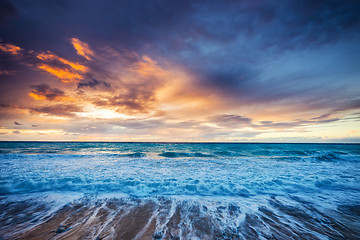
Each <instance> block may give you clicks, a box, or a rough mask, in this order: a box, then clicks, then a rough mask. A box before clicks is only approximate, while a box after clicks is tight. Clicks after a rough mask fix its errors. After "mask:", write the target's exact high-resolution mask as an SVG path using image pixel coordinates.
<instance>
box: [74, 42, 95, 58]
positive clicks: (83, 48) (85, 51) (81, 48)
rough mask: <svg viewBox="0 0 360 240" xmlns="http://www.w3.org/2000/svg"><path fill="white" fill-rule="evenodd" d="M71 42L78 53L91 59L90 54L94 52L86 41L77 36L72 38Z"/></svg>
mask: <svg viewBox="0 0 360 240" xmlns="http://www.w3.org/2000/svg"><path fill="white" fill-rule="evenodd" d="M71 43H72V45H73V46H74V48H75V50H76V52H77V54H78V55H80V56H83V57H84V58H86V59H87V60H90V59H91V58H90V56H94V52H93V51H92V50H91V49H90V47H89V45H88V44H87V43H84V42H82V41H80V40H79V39H77V38H72V39H71Z"/></svg>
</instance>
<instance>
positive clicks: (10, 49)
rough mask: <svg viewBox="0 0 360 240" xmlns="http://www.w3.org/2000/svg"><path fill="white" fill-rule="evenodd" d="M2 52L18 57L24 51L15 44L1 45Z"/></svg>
mask: <svg viewBox="0 0 360 240" xmlns="http://www.w3.org/2000/svg"><path fill="white" fill-rule="evenodd" d="M0 50H1V51H3V52H6V53H10V54H12V55H18V54H19V53H20V52H21V51H22V49H21V48H20V47H18V46H16V45H14V44H8V43H0Z"/></svg>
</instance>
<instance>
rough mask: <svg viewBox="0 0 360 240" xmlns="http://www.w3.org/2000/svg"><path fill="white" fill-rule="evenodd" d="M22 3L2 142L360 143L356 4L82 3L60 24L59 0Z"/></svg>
mask: <svg viewBox="0 0 360 240" xmlns="http://www.w3.org/2000/svg"><path fill="white" fill-rule="evenodd" d="M21 2H22V1H19V2H14V7H16V8H18V9H19V11H18V13H17V14H18V16H17V17H16V18H14V17H11V16H10V17H8V21H7V23H6V24H3V25H1V27H0V33H1V35H0V40H1V43H0V57H1V67H0V77H1V93H0V95H1V97H0V106H1V107H0V114H1V115H0V116H1V118H0V140H52V139H54V137H55V138H57V140H74V141H79V140H86V141H87V140H88V139H93V140H97V141H98V140H99V141H103V140H104V141H234V142H238V141H239V142H241V141H246V142H286V141H290V142H359V140H360V124H359V119H360V118H359V116H360V115H359V114H360V98H359V91H360V81H359V77H360V67H359V64H358V63H359V53H360V48H359V44H358V42H359V39H360V33H359V29H360V28H359V18H358V13H357V11H358V10H355V9H357V8H356V7H351V4H355V3H353V2H351V4H349V5H346V4H345V3H344V4H341V3H339V4H338V5H339V6H337V5H336V4H335V5H336V6H335V5H331V4H330V5H326V4H324V5H322V4H318V5H316V4H312V3H310V2H307V3H301V4H300V3H299V4H300V5H296V4H294V5H291V4H288V3H287V4H285V5H286V6H282V4H280V3H274V4H267V3H265V1H257V2H256V3H250V2H249V1H241V3H238V4H234V5H232V7H230V6H226V5H222V4H220V3H214V4H213V5H212V4H209V6H207V7H205V6H203V5H201V4H200V5H199V4H197V3H191V2H189V3H186V4H185V3H184V6H181V7H179V6H177V7H176V6H175V5H176V4H175V5H171V4H169V3H164V4H165V5H166V4H169V6H168V7H166V8H160V7H159V9H158V10H156V9H157V8H155V7H154V8H151V9H152V10H149V9H148V8H146V7H145V6H142V5H141V4H140V5H141V6H138V7H139V9H138V10H137V11H138V12H137V14H135V15H131V14H125V13H124V12H121V13H120V12H118V11H120V9H122V8H128V9H132V8H133V7H134V6H133V3H131V2H129V3H127V4H125V3H124V6H123V7H120V6H119V7H115V8H109V6H107V5H106V4H105V5H106V6H104V7H103V8H101V9H99V12H96V13H95V12H94V11H95V10H96V9H97V7H94V8H87V7H85V6H82V5H83V4H85V3H79V4H78V5H79V6H78V5H77V4H74V5H73V3H70V2H69V5H68V6H66V7H68V8H69V9H68V10H67V11H68V12H67V13H66V16H67V18H68V19H67V18H66V20H64V19H62V21H47V18H48V14H51V15H53V16H54V18H57V17H56V16H57V15H58V13H60V12H61V11H62V10H60V7H59V6H57V5H56V3H47V4H49V6H48V7H44V8H41V9H39V12H38V14H37V15H36V16H35V14H34V15H26V14H24V13H25V12H32V10H33V9H35V8H36V4H34V5H30V4H21ZM295 2H296V1H295ZM89 4H90V3H89ZM91 4H94V3H91ZM91 4H90V5H91ZM302 4H303V5H302ZM50 5H51V6H50ZM115 5H116V4H115ZM145 5H146V4H145ZM220 5H221V6H220ZM340 5H341V6H340ZM355 5H356V4H355ZM296 6H297V7H296ZM75 8H76V9H86V11H87V12H86V14H87V16H89V18H88V19H87V20H88V21H89V22H88V23H87V25H86V27H85V25H84V24H83V23H82V22H83V21H85V20H84V16H82V17H81V16H78V15H76V11H75V10H74V9H75ZM178 8H180V9H178ZM285 8H286V9H287V11H284V9H285ZM297 8H301V9H302V10H303V12H301V11H300V12H299V11H298V9H297ZM90 9H92V10H90ZM105 9H106V10H105ZM163 9H168V11H169V12H164V10H163ZM337 9H343V11H344V12H341V11H340V10H339V11H340V13H336V12H337ZM346 9H347V10H346ZM48 11H50V12H48ZM149 11H150V12H149ZM157 11H158V12H157ZM346 11H348V13H347V14H345V12H346ZM125 12H126V11H125ZM315 13H316V14H315ZM84 14H85V13H84ZM168 15H171V16H174V19H173V20H169V21H168V20H167V17H168ZM93 16H97V19H98V21H94V19H93V18H94V17H93ZM107 16H112V17H107ZM316 16H322V17H316ZM175 19H176V20H175ZM289 19H294V20H292V21H288V20H289ZM286 21H287V23H286V24H285V22H286ZM22 23H26V26H27V29H28V30H26V31H22V28H20V27H19V26H21V24H22ZM348 23H349V24H348ZM350 23H351V24H350ZM60 26H61V27H60ZM184 26H186V27H184ZM59 28H61V29H66V31H58V30H56V29H59ZM294 29H297V30H294ZM329 29H331V30H329ZM30 31H32V33H31V37H29V32H30ZM35 39H36V40H35ZM40 40H41V41H40ZM49 119H53V120H56V121H55V122H51V121H49ZM14 122H17V123H19V124H14ZM34 126H36V127H34Z"/></svg>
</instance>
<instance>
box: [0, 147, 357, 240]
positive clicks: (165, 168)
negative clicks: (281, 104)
mask: <svg viewBox="0 0 360 240" xmlns="http://www.w3.org/2000/svg"><path fill="white" fill-rule="evenodd" d="M359 182H360V145H356V144H353V145H351V144H210V143H201V144H188V143H187V144H171V143H167V144H160V143H29V142H26V143H21V142H17V143H13V142H2V143H0V204H1V205H0V208H1V209H0V210H1V214H0V235H2V236H3V238H4V239H14V238H15V239H16V238H20V239H96V238H98V239H134V238H135V239H151V238H152V234H154V233H155V235H154V236H155V237H159V238H160V237H161V238H162V239H177V238H180V239H360V210H359V209H360V184H359ZM59 228H60V231H57V230H59ZM62 230H63V231H62ZM39 236H40V237H39Z"/></svg>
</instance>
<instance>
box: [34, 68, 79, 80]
mask: <svg viewBox="0 0 360 240" xmlns="http://www.w3.org/2000/svg"><path fill="white" fill-rule="evenodd" d="M38 68H39V69H42V70H44V71H47V72H48V73H51V74H53V75H54V76H56V77H58V78H60V79H61V81H62V82H65V83H69V82H76V81H78V80H81V79H84V76H82V75H81V74H79V73H76V72H74V71H72V70H70V69H68V68H59V67H53V66H50V65H47V64H41V65H39V66H38Z"/></svg>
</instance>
